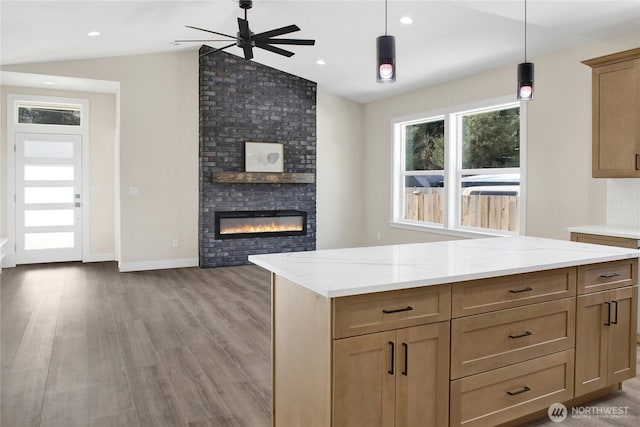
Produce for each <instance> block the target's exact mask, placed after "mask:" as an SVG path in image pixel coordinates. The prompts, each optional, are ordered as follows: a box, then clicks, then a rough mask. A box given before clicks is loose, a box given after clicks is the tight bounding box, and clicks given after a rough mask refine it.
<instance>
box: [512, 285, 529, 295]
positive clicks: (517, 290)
mask: <svg viewBox="0 0 640 427" xmlns="http://www.w3.org/2000/svg"><path fill="white" fill-rule="evenodd" d="M532 290H533V288H532V287H530V286H527V287H526V288H522V289H515V290H514V289H510V290H509V293H511V294H519V293H520V292H529V291H532Z"/></svg>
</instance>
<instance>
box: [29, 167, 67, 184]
mask: <svg viewBox="0 0 640 427" xmlns="http://www.w3.org/2000/svg"><path fill="white" fill-rule="evenodd" d="M24 180H25V181H73V165H55V166H44V165H26V166H25V167H24Z"/></svg>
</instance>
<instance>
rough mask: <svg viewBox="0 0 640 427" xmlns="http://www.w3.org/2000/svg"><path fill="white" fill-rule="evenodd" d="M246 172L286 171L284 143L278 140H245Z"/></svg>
mask: <svg viewBox="0 0 640 427" xmlns="http://www.w3.org/2000/svg"><path fill="white" fill-rule="evenodd" d="M244 170H245V172H284V150H283V144H280V143H277V142H245V143H244Z"/></svg>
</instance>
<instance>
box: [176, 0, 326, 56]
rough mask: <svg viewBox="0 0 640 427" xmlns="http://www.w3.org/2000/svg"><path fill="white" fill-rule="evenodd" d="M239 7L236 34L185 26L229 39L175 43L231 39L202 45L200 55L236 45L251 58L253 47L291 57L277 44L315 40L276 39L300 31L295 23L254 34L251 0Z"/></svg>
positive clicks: (290, 54) (289, 53)
mask: <svg viewBox="0 0 640 427" xmlns="http://www.w3.org/2000/svg"><path fill="white" fill-rule="evenodd" d="M238 3H239V6H240V9H244V19H242V18H238V33H237V35H236V36H231V35H229V34H224V33H219V32H217V31H211V30H206V29H204V28H198V27H193V26H191V25H187V26H186V27H187V28H192V29H194V30H199V31H205V32H207V33H212V34H216V35H219V36H223V37H228V38H229V39H223V40H212V39H206V40H176V41H175V43H182V42H199V43H200V42H228V41H231V40H230V39H233V43H230V44H228V45H226V46H223V47H220V48H213V47H211V46H207V45H204V46H205V47H207V48H209V50H208V51H207V52H204V53H202V54H200V57H202V56H205V55H209V54H211V53H214V52H218V51H220V50H224V49H227V48H230V47H232V46H238V47H239V48H241V49H242V50H243V51H244V59H247V60H249V59H251V58H253V48H254V47H257V48H260V49H264V50H268V51H269V52H273V53H277V54H278V55H283V56H286V57H291V56H293V55H294V53H293V52H291V51H289V50H285V49H282V48H279V47H277V46H274V45H277V44H280V45H299V46H313V45H314V44H315V43H316V41H315V40H308V39H278V38H274V37H278V36H282V35H284V34H289V33H293V32H295V31H300V28H299V27H298V26H297V25H287V26H286V27H281V28H276V29H274V30H270V31H265V32H263V33H258V34H254V33H253V32H251V30H250V29H249V21H248V20H247V10H248V9H251V8H252V7H253V1H252V0H239V2H238Z"/></svg>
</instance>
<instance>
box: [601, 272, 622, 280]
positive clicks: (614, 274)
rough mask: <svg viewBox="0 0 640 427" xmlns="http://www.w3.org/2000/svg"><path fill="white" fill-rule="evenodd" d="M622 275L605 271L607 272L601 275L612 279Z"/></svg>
mask: <svg viewBox="0 0 640 427" xmlns="http://www.w3.org/2000/svg"><path fill="white" fill-rule="evenodd" d="M619 275H620V273H605V274H601V275H600V277H602V278H603V279H611V278H612V277H618V276H619Z"/></svg>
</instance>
